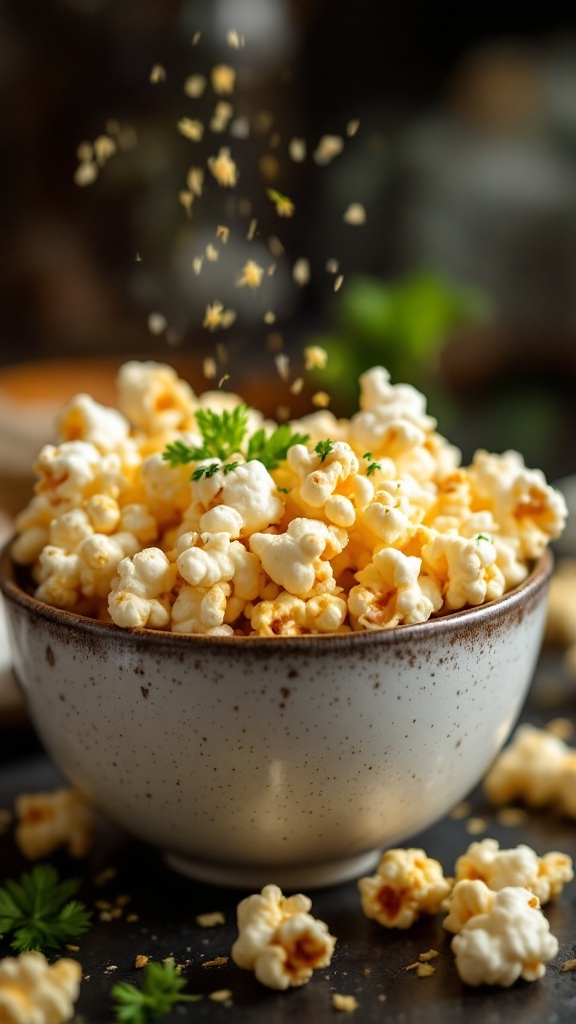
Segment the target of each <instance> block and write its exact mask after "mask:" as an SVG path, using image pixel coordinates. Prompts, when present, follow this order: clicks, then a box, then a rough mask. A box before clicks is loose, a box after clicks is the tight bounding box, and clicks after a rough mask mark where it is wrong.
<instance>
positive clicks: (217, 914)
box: [196, 910, 226, 928]
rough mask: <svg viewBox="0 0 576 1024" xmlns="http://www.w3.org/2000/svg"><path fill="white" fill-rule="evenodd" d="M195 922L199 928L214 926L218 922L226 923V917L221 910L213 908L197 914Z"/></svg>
mask: <svg viewBox="0 0 576 1024" xmlns="http://www.w3.org/2000/svg"><path fill="white" fill-rule="evenodd" d="M196 924H198V925H200V927H201V928H214V927H215V926H216V925H218V924H226V919H225V917H224V914H223V913H222V911H221V910H214V911H211V912H209V913H206V914H197V915H196Z"/></svg>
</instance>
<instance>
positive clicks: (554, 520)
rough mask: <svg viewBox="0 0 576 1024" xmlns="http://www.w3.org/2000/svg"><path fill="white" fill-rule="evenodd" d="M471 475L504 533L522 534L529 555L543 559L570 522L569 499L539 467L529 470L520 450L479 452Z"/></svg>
mask: <svg viewBox="0 0 576 1024" xmlns="http://www.w3.org/2000/svg"><path fill="white" fill-rule="evenodd" d="M469 472H470V478H471V480H472V485H473V487H474V489H475V491H476V493H477V495H478V497H479V498H480V499H481V500H482V501H483V502H485V504H486V507H487V508H488V509H489V510H490V511H491V512H492V513H493V515H494V519H495V520H496V522H497V523H498V524H499V526H500V529H501V533H502V535H503V536H514V537H518V538H519V540H520V543H521V546H522V553H523V555H524V557H525V558H539V557H540V555H541V554H542V552H543V551H544V548H545V547H546V545H547V543H548V541H550V540H554V539H555V538H556V537H559V536H560V534H561V532H562V530H563V528H564V524H565V522H566V516H567V509H566V502H565V500H564V497H563V495H562V493H561V492H560V491H556V490H554V489H553V488H552V487H549V486H548V485H547V483H546V480H545V478H544V474H543V473H542V472H541V471H540V470H538V469H527V468H526V467H525V465H524V460H523V459H522V456H521V455H519V454H518V452H513V451H508V452H504V454H503V455H500V456H499V455H490V454H489V453H488V452H485V451H479V452H476V455H475V456H474V460H473V462H472V465H471V467H470V471H469Z"/></svg>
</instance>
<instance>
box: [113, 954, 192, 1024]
mask: <svg viewBox="0 0 576 1024" xmlns="http://www.w3.org/2000/svg"><path fill="white" fill-rule="evenodd" d="M186 984H187V982H186V978H183V977H182V976H181V975H180V974H178V972H177V970H176V968H175V967H174V965H173V964H170V963H168V964H165V963H149V964H146V966H145V968H144V982H143V984H142V988H137V987H136V985H131V984H130V983H129V982H127V981H119V982H118V983H117V984H116V985H113V986H112V989H111V995H112V999H113V1010H114V1019H115V1020H116V1021H118V1024H149V1022H150V1021H154V1020H157V1019H158V1017H162V1016H163V1015H164V1014H165V1013H169V1012H170V1010H171V1009H172V1007H173V1006H175V1005H176V1003H194V1002H197V1001H198V1000H199V999H201V998H202V997H201V996H196V995H194V996H188V995H183V993H182V989H183V988H185V986H186Z"/></svg>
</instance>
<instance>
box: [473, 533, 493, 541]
mask: <svg viewBox="0 0 576 1024" xmlns="http://www.w3.org/2000/svg"><path fill="white" fill-rule="evenodd" d="M476 540H477V541H479V540H487V541H488V543H490V537H486V535H485V534H483V533H479V534H478V536H477V537H476Z"/></svg>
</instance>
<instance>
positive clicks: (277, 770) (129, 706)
mask: <svg viewBox="0 0 576 1024" xmlns="http://www.w3.org/2000/svg"><path fill="white" fill-rule="evenodd" d="M551 566H552V558H551V556H550V554H549V553H546V555H545V556H544V557H543V559H542V560H541V562H540V563H539V564H538V565H537V566H536V568H535V569H534V571H533V572H532V574H531V576H530V577H529V578H528V580H527V581H526V582H525V583H523V584H522V585H521V586H520V587H518V588H517V589H516V590H514V591H512V592H510V593H509V594H507V595H506V596H504V597H503V598H501V599H499V600H498V601H494V602H492V603H491V604H489V605H484V606H482V607H479V608H475V609H470V610H467V611H463V612H457V613H455V614H453V615H450V616H445V617H444V618H440V619H436V620H434V621H430V622H427V623H423V624H421V625H417V626H403V627H400V628H398V629H393V630H378V631H374V632H363V633H354V634H344V635H338V636H318V635H315V636H305V637H282V638H277V637H271V638H267V637H202V636H180V635H173V634H170V633H162V632H157V631H153V630H124V629H119V628H118V627H116V626H114V625H108V624H103V623H98V622H95V621H93V620H91V619H86V618H83V617H82V616H79V615H74V614H71V613H68V612H64V611H60V610H58V609H55V608H51V607H49V606H47V605H44V604H42V603H41V602H39V601H37V600H35V599H34V598H32V597H30V596H28V595H27V594H26V593H25V592H24V590H23V589H21V587H20V586H19V585H18V584H17V582H16V581H15V579H14V575H13V572H12V567H11V564H10V559H9V556H8V553H7V551H5V552H4V556H3V561H2V573H1V576H0V586H1V588H2V591H3V593H4V596H5V598H6V603H7V608H8V614H9V623H10V630H11V634H12V645H13V654H14V665H15V672H16V676H17V678H18V680H19V682H20V685H21V687H22V690H23V692H24V695H25V698H26V701H27V703H28V707H29V711H30V715H31V717H32V720H33V722H34V723H35V726H36V728H37V730H38V732H39V734H40V736H41V738H42V740H43V742H44V744H45V745H46V748H47V749H48V751H49V752H50V754H51V755H52V756H53V758H54V760H55V761H56V763H57V764H58V766H59V767H60V769H61V771H62V772H63V774H64V775H65V776H66V777H67V778H68V779H69V780H70V782H71V783H73V784H74V785H75V786H77V787H78V788H79V789H80V790H82V791H83V792H84V793H85V794H86V795H87V796H88V797H89V798H90V799H91V800H93V801H94V803H95V804H96V806H97V807H98V808H99V809H100V810H101V811H103V812H104V813H105V814H106V815H107V816H108V817H109V818H111V819H113V820H114V821H116V822H117V823H119V824H120V825H122V826H123V827H124V828H125V829H127V830H128V831H129V832H131V833H133V834H134V835H135V836H137V837H139V838H140V839H143V840H145V841H146V842H149V843H151V844H154V845H156V846H158V847H160V848H161V849H163V850H164V851H165V852H166V855H167V858H168V860H169V862H170V863H171V864H172V865H173V866H175V867H177V868H178V869H179V870H182V871H185V872H187V873H189V874H190V875H192V876H194V877H196V878H199V879H202V880H205V881H208V882H212V883H216V884H225V885H237V886H249V887H255V886H260V885H262V884H264V883H266V882H271V881H274V882H277V883H278V884H279V885H282V886H284V887H286V888H289V889H290V888H300V887H306V886H313V885H329V884H333V883H336V882H341V881H344V880H345V879H347V878H352V877H354V876H357V875H358V874H360V873H362V872H365V871H367V870H369V869H370V868H371V867H372V865H373V864H374V863H375V862H376V860H377V857H378V851H379V850H380V849H381V848H382V847H387V846H390V845H392V844H397V843H400V842H405V841H406V840H408V839H409V838H410V837H411V836H412V835H414V834H415V833H417V832H419V831H420V830H421V829H423V828H425V827H426V826H428V825H430V824H431V823H432V822H434V821H436V820H438V819H439V818H441V817H442V816H443V815H444V814H445V813H446V812H447V811H449V810H450V809H451V808H452V807H453V806H454V804H456V803H457V802H458V801H459V800H461V799H462V798H463V797H464V796H465V795H466V794H467V793H468V792H469V791H470V790H471V789H472V787H473V786H474V785H475V784H476V783H477V782H478V781H479V780H480V778H481V777H482V775H483V773H484V772H485V770H486V768H487V767H488V765H489V764H490V762H491V761H492V759H493V758H494V757H495V755H496V754H497V752H498V751H499V749H500V747H501V746H502V744H503V743H504V741H505V739H506V738H507V736H508V734H509V732H510V730H511V728H512V726H513V724H514V722H515V720H516V717H517V715H518V713H519V710H520V708H521V705H522V703H523V700H524V698H525V695H526V692H527V689H528V686H529V683H530V681H531V677H532V673H533V670H534V666H535V662H536V659H537V656H538V652H539V648H540V643H541V638H542V632H543V628H544V619H545V606H546V600H545V599H546V591H547V582H548V577H549V575H550V571H551Z"/></svg>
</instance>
